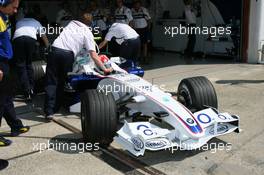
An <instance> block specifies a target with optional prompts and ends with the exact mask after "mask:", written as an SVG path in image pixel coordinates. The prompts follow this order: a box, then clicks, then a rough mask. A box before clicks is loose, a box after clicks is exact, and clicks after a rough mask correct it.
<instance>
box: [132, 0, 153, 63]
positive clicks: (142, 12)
mask: <svg viewBox="0 0 264 175" xmlns="http://www.w3.org/2000/svg"><path fill="white" fill-rule="evenodd" d="M132 15H133V27H134V28H135V30H136V31H137V33H138V34H139V35H140V39H141V44H142V47H143V59H144V60H142V61H143V62H145V63H148V58H147V56H148V32H150V19H151V17H150V15H149V12H148V10H147V9H146V8H144V7H142V4H141V1H140V0H137V1H135V2H134V7H133V8H132Z"/></svg>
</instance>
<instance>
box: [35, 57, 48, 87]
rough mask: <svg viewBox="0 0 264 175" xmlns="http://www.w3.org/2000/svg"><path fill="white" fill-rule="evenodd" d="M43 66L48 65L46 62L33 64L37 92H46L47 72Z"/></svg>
mask: <svg viewBox="0 0 264 175" xmlns="http://www.w3.org/2000/svg"><path fill="white" fill-rule="evenodd" d="M43 65H46V62H45V61H34V62H32V67H33V71H34V74H33V79H34V83H35V89H34V91H35V92H42V91H44V83H45V72H44V70H43Z"/></svg>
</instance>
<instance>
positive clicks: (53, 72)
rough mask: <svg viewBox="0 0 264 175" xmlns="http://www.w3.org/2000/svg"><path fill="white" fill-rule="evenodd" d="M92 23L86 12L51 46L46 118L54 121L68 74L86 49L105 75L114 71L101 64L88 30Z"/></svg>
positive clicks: (91, 35) (47, 78) (47, 75)
mask: <svg viewBox="0 0 264 175" xmlns="http://www.w3.org/2000/svg"><path fill="white" fill-rule="evenodd" d="M91 22H92V15H91V14H90V13H87V12H83V13H82V14H81V16H80V19H79V20H78V21H77V20H73V21H71V22H70V23H69V24H68V25H67V26H66V27H65V28H64V30H63V32H62V33H61V34H60V35H59V37H58V38H57V39H56V40H55V41H54V43H53V44H52V51H51V53H50V55H49V58H48V64H47V70H46V87H45V91H46V99H45V109H44V110H45V111H44V112H45V116H46V119H48V120H51V119H52V118H53V114H54V113H56V112H57V111H58V110H59V108H60V106H61V104H62V100H63V95H64V86H65V81H66V78H67V73H69V72H71V71H72V67H73V63H74V58H75V57H76V56H77V54H78V53H79V52H80V51H81V50H82V49H83V48H84V47H85V49H86V50H87V52H88V53H89V54H90V57H91V58H92V59H93V61H94V62H95V64H96V65H97V66H98V67H99V68H101V69H102V70H103V71H104V73H105V74H108V73H110V72H112V71H113V69H112V68H106V67H105V66H104V64H103V63H102V62H101V61H100V59H99V57H98V55H97V53H96V46H95V41H94V36H93V34H92V32H91V30H90V28H89V27H88V25H90V24H91Z"/></svg>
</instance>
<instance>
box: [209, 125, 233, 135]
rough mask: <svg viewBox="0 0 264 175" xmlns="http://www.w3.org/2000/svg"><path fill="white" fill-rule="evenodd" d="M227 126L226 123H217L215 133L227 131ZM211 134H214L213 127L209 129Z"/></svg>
mask: <svg viewBox="0 0 264 175" xmlns="http://www.w3.org/2000/svg"><path fill="white" fill-rule="evenodd" d="M228 129H229V127H228V126H227V125H223V124H218V126H217V134H224V133H226V132H227V131H228ZM209 133H210V134H211V135H214V127H212V128H211V129H210V131H209Z"/></svg>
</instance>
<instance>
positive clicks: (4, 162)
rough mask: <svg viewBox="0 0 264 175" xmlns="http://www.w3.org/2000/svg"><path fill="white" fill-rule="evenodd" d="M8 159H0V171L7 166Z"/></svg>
mask: <svg viewBox="0 0 264 175" xmlns="http://www.w3.org/2000/svg"><path fill="white" fill-rule="evenodd" d="M8 164H9V163H8V161H7V160H2V159H0V171H1V170H3V169H5V168H7V167H8Z"/></svg>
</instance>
